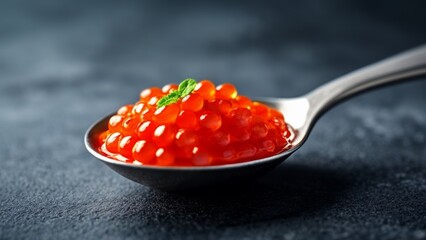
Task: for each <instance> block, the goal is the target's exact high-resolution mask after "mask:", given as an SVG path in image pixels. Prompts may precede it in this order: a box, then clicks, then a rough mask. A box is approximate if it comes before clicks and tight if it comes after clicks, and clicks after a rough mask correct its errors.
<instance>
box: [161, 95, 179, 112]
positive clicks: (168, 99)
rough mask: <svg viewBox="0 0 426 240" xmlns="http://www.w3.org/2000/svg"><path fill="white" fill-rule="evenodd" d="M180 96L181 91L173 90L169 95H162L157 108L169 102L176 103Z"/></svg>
mask: <svg viewBox="0 0 426 240" xmlns="http://www.w3.org/2000/svg"><path fill="white" fill-rule="evenodd" d="M179 97H180V92H179V91H174V92H171V93H169V94H168V95H166V96H164V97H162V98H161V99H160V100H158V102H157V108H161V107H164V106H167V105H169V104H172V103H175V102H177V101H178V100H179Z"/></svg>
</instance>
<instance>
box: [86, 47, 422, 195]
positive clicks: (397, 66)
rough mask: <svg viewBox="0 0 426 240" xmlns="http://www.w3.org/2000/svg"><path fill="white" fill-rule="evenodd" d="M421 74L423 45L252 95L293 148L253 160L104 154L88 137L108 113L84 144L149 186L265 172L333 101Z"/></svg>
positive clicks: (176, 186) (185, 186)
mask: <svg viewBox="0 0 426 240" xmlns="http://www.w3.org/2000/svg"><path fill="white" fill-rule="evenodd" d="M425 74H426V45H424V46H420V47H418V48H415V49H412V50H410V51H406V52H403V53H400V54H398V55H396V56H393V57H390V58H387V59H385V60H382V61H380V62H377V63H375V64H372V65H369V66H367V67H364V68H361V69H359V70H357V71H354V72H351V73H349V74H347V75H344V76H342V77H340V78H338V79H336V80H334V81H332V82H329V83H327V84H325V85H323V86H321V87H319V88H317V89H315V90H313V91H312V92H310V93H308V94H306V95H304V96H301V97H298V98H259V99H256V100H258V101H261V102H263V103H265V104H267V105H269V106H271V107H274V108H276V109H278V110H279V111H281V112H282V113H283V114H284V116H285V118H286V122H287V124H288V125H290V126H291V127H292V129H293V130H294V133H295V135H294V139H293V142H292V147H291V148H290V149H288V150H286V151H284V152H281V153H279V154H277V155H274V156H271V157H267V158H262V159H258V160H254V161H249V162H244V163H236V164H228V165H220V166H207V167H157V166H144V165H134V164H131V163H125V162H120V161H117V160H114V159H110V158H108V157H105V156H103V155H101V154H99V153H98V152H97V149H96V148H95V146H94V144H93V142H92V139H93V137H94V136H97V135H98V134H99V133H101V132H103V131H105V130H106V129H107V124H108V119H109V117H110V116H111V115H109V116H107V117H105V118H103V119H101V120H99V121H98V122H96V123H95V124H93V125H92V126H91V127H90V128H89V129H88V130H87V132H86V135H85V139H84V140H85V145H86V148H87V150H88V151H89V152H90V153H92V154H93V155H94V156H95V157H96V158H98V159H99V160H101V161H102V162H104V163H105V164H107V165H108V166H109V167H110V168H112V169H113V170H114V171H116V172H118V173H119V174H121V175H122V176H124V177H126V178H128V179H130V180H133V181H135V182H138V183H141V184H143V185H146V186H150V187H153V188H158V189H163V190H168V191H177V190H189V189H195V188H200V187H207V186H212V185H217V184H220V183H234V182H236V181H242V180H244V179H248V178H254V177H257V176H261V175H262V174H264V173H266V172H267V171H270V170H271V169H273V168H274V167H276V166H277V165H278V164H280V163H281V162H282V161H284V160H285V159H286V158H288V157H289V156H290V155H291V154H292V153H293V152H295V151H296V150H297V149H299V148H300V147H301V146H302V144H303V143H304V142H305V141H306V139H307V137H308V135H309V132H310V130H311V129H312V127H313V125H314V123H315V122H316V120H317V119H318V118H319V117H320V116H321V114H322V113H324V112H325V111H326V110H328V109H329V108H331V107H332V106H334V105H335V104H336V103H338V102H340V101H342V100H343V99H346V98H348V97H351V96H353V95H355V94H357V93H360V92H362V91H364V90H367V89H371V88H374V87H378V86H382V85H384V84H387V83H391V82H396V81H399V80H403V79H407V78H411V77H417V76H421V75H425Z"/></svg>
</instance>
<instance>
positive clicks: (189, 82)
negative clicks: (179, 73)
mask: <svg viewBox="0 0 426 240" xmlns="http://www.w3.org/2000/svg"><path fill="white" fill-rule="evenodd" d="M196 85H197V82H196V81H195V80H194V79H192V78H187V79H185V80H183V81H182V82H181V83H180V84H179V87H178V90H176V91H174V92H171V93H169V94H168V95H166V96H164V97H162V98H161V99H160V100H159V101H158V102H157V108H161V107H163V106H167V105H169V104H172V103H175V102H177V101H178V100H179V98H183V97H185V96H187V95H189V94H191V93H192V91H194V89H195V86H196Z"/></svg>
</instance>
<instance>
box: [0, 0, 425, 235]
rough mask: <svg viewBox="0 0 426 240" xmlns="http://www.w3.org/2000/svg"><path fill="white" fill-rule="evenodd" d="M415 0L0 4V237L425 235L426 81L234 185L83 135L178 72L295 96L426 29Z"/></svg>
mask: <svg viewBox="0 0 426 240" xmlns="http://www.w3.org/2000/svg"><path fill="white" fill-rule="evenodd" d="M425 7H426V6H425V4H424V2H423V1H399V2H396V1H375V3H367V2H364V3H362V2H359V1H351V2H348V1H345V3H343V1H337V0H336V1H322V2H321V4H320V3H319V2H318V3H317V2H314V1H297V3H296V1H295V2H293V3H291V4H290V3H287V4H282V3H278V1H277V2H269V3H267V4H266V3H264V4H257V3H253V2H242V3H238V2H235V1H230V2H226V3H211V4H200V3H198V1H185V2H180V3H179V4H177V3H161V4H160V3H158V2H157V1H147V2H144V3H137V2H136V1H135V2H124V1H98V2H94V1H78V2H77V1H68V2H65V1H53V0H52V1H43V2H36V1H1V2H0V129H1V133H2V134H1V135H0V156H1V159H0V161H1V167H0V239H99V238H102V239H115V238H123V239H140V238H143V239H166V238H168V239H342V238H343V239H426V147H425V145H426V110H425V105H426V81H423V80H424V79H422V80H419V81H415V82H408V83H403V84H400V85H395V86H391V87H388V88H385V89H380V90H377V91H374V92H370V93H367V94H364V95H362V96H359V97H356V98H353V99H351V100H350V101H348V102H346V103H344V104H341V105H339V106H338V107H336V108H334V109H333V110H331V111H330V112H329V113H327V114H326V115H324V116H323V117H322V118H321V119H320V121H319V122H318V124H317V125H316V126H315V128H314V130H313V132H312V135H311V136H310V138H309V140H308V141H307V142H306V145H305V146H303V147H302V148H301V149H300V150H299V151H298V152H297V153H296V154H294V155H293V156H292V157H291V158H289V159H288V160H287V161H286V162H284V164H282V165H281V166H280V167H279V168H277V169H276V170H275V171H273V172H271V173H270V174H269V175H267V176H265V177H263V178H261V179H259V180H257V181H254V182H252V183H248V184H247V185H245V186H241V187H239V188H236V189H224V190H209V191H207V192H198V193H190V194H176V193H174V194H171V193H163V192H158V191H155V190H152V189H148V188H146V187H143V186H140V185H137V184H135V183H133V182H130V181H129V180H127V179H125V178H123V177H121V176H119V175H117V174H115V173H114V172H112V171H111V170H110V169H108V168H107V167H106V166H104V165H102V164H101V163H100V162H98V161H96V160H95V159H94V158H93V157H91V156H90V154H89V153H88V152H87V151H86V150H85V149H84V146H83V134H84V132H85V130H86V129H87V127H88V126H89V125H90V124H91V123H92V122H94V121H95V120H96V119H98V118H100V117H102V116H103V115H105V114H107V113H109V112H111V111H112V110H113V109H116V108H117V107H118V106H120V105H122V104H125V103H128V102H134V101H135V99H136V96H137V94H138V92H139V90H140V89H142V88H145V87H149V86H152V85H164V84H165V83H168V82H176V81H179V80H181V79H183V78H185V77H188V76H192V77H195V78H209V79H212V80H214V81H215V82H217V83H220V82H227V81H231V82H234V83H235V84H236V85H237V87H238V88H239V90H240V92H241V93H243V94H245V95H249V96H287V97H292V96H297V95H300V94H303V93H305V92H307V91H309V90H311V89H313V88H315V87H317V86H319V85H321V84H323V83H325V82H327V81H330V80H331V79H333V78H335V77H337V76H339V75H342V74H344V73H346V72H348V71H350V70H353V69H356V68H358V67H361V66H363V65H366V64H368V63H371V62H374V61H376V60H379V59H381V58H384V57H387V56H389V55H391V54H393V53H396V52H399V51H401V50H404V49H407V48H410V47H413V46H416V45H419V44H422V43H425V42H426V31H425V25H426V21H425V14H424V9H425Z"/></svg>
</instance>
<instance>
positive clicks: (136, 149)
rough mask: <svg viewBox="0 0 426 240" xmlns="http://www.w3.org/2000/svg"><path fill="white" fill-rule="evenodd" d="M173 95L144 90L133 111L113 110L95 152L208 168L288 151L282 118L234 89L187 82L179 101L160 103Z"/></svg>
mask: <svg viewBox="0 0 426 240" xmlns="http://www.w3.org/2000/svg"><path fill="white" fill-rule="evenodd" d="M192 81H193V80H192ZM179 91H181V86H180V85H179V86H178V85H177V84H168V85H166V86H164V87H163V88H158V87H153V88H148V89H145V90H143V91H142V92H141V93H140V98H139V101H138V102H136V103H135V104H134V105H130V104H129V105H125V106H123V107H121V108H119V110H118V111H117V113H116V115H113V116H112V117H111V118H110V119H109V122H108V130H106V131H105V132H103V133H102V134H101V135H100V136H99V139H100V146H99V152H100V153H101V154H104V155H106V156H108V157H111V158H114V159H117V160H118V161H125V162H130V163H134V164H142V165H157V166H210V165H221V164H230V163H238V162H244V161H250V160H255V159H259V158H264V157H268V156H272V155H274V154H277V153H279V152H282V151H283V150H285V149H287V148H289V147H290V144H291V139H290V137H291V135H292V134H291V132H290V130H289V128H288V127H287V125H286V124H285V120H284V116H283V115H282V114H281V113H280V112H279V111H277V110H275V109H272V108H269V107H268V106H266V105H264V104H261V103H259V102H256V101H252V100H251V99H250V98H248V97H246V96H241V95H238V92H237V89H236V88H235V86H234V85H232V84H230V83H225V84H222V85H219V86H215V85H214V84H213V83H212V82H211V81H209V80H202V81H200V82H199V83H195V82H193V88H192V89H190V91H189V92H186V93H185V95H179V96H178V97H176V98H174V99H173V101H170V102H167V103H166V104H163V103H161V101H160V100H162V99H163V98H167V97H169V96H170V95H173V94H175V95H176V94H177V93H179V94H182V93H181V92H179ZM165 96H166V97H165Z"/></svg>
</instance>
